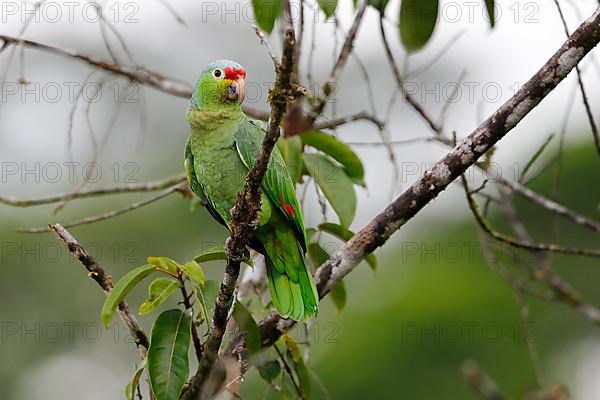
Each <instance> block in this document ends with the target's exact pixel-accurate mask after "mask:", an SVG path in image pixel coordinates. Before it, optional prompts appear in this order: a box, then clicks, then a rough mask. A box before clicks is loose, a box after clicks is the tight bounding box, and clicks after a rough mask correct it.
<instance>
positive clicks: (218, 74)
mask: <svg viewBox="0 0 600 400" xmlns="http://www.w3.org/2000/svg"><path fill="white" fill-rule="evenodd" d="M224 75H225V74H223V71H221V70H220V69H218V68H217V69H215V70H214V71H213V76H214V77H215V79H223V77H224Z"/></svg>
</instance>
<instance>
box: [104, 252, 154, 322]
mask: <svg viewBox="0 0 600 400" xmlns="http://www.w3.org/2000/svg"><path fill="white" fill-rule="evenodd" d="M154 271H156V267H155V266H154V265H150V264H148V265H142V266H141V267H137V268H136V269H134V270H132V271H129V272H128V273H126V274H125V275H124V276H123V277H122V278H121V279H119V281H118V282H117V284H116V285H115V287H113V288H112V290H111V291H110V292H108V296H106V300H105V301H104V305H103V306H102V312H101V317H102V322H103V323H104V326H105V327H107V328H108V324H110V321H111V320H112V317H113V315H114V314H115V311H116V309H117V307H118V306H119V303H121V301H122V300H123V298H124V297H125V296H127V293H129V292H130V291H131V289H133V288H134V287H135V285H137V284H138V283H139V282H140V281H141V280H142V279H144V278H145V277H147V276H148V275H150V274H151V273H153V272H154Z"/></svg>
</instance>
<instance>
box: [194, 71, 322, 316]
mask: <svg viewBox="0 0 600 400" xmlns="http://www.w3.org/2000/svg"><path fill="white" fill-rule="evenodd" d="M245 77H246V70H245V69H244V68H243V67H242V66H241V65H240V64H238V63H236V62H233V61H229V60H221V61H216V62H213V63H211V64H209V65H208V66H207V67H206V68H205V69H204V71H203V72H202V75H201V76H200V79H199V80H198V82H197V84H196V86H195V88H194V93H193V94H192V98H191V101H190V106H189V109H188V112H187V119H188V122H189V124H190V130H191V132H190V136H189V138H188V142H187V145H186V149H185V170H186V174H187V178H188V182H189V184H190V187H191V188H192V190H193V192H194V193H195V194H196V195H197V196H198V197H199V198H200V200H201V202H202V204H203V205H204V206H205V207H206V208H207V210H208V212H209V213H210V215H211V216H212V217H213V218H214V219H216V220H217V221H218V222H219V223H221V224H222V225H224V226H225V227H227V228H229V225H230V224H231V215H230V210H231V208H233V206H234V204H235V201H236V197H237V194H238V192H240V191H241V190H242V188H243V186H244V182H245V178H246V175H247V174H248V171H249V170H250V168H252V166H253V165H254V163H255V161H256V158H257V156H258V152H259V149H260V145H261V143H262V140H263V138H264V136H265V132H264V130H263V129H262V128H261V127H260V126H259V125H258V124H257V123H255V122H253V121H251V120H249V119H248V117H246V115H245V114H244V112H243V111H242V107H241V103H242V101H243V100H244V95H245ZM250 247H251V248H252V249H254V250H256V251H257V252H259V253H261V254H263V255H264V256H265V260H266V267H267V278H268V282H269V291H270V293H271V297H272V299H273V304H274V305H275V308H276V309H277V311H278V312H279V313H280V314H281V315H282V316H283V317H286V318H292V319H294V320H303V319H307V318H311V317H313V316H315V315H316V314H317V303H318V295H317V290H316V287H315V283H314V281H313V279H312V276H311V274H310V270H309V268H308V265H307V263H306V261H305V257H304V254H305V252H306V232H305V231H304V222H303V220H302V213H301V211H300V207H299V205H298V199H297V198H296V190H295V186H294V182H293V181H292V179H291V178H290V175H289V173H288V170H287V167H286V164H285V161H284V160H283V157H282V156H281V153H280V152H279V150H278V149H277V147H275V148H274V149H273V153H272V154H271V159H270V161H269V165H268V168H267V171H266V174H265V177H264V179H263V182H262V205H261V212H260V220H259V224H258V227H257V229H256V232H255V235H254V239H253V240H252V243H251V244H250Z"/></svg>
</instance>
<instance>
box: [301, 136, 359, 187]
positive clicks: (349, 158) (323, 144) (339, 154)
mask: <svg viewBox="0 0 600 400" xmlns="http://www.w3.org/2000/svg"><path fill="white" fill-rule="evenodd" d="M300 138H301V139H302V143H304V144H305V145H308V146H311V147H314V148H315V149H317V150H320V151H322V152H323V153H325V154H328V155H329V156H331V157H332V158H333V159H335V160H336V161H337V162H339V163H340V164H342V166H343V167H344V170H345V171H346V175H348V177H349V178H350V179H351V180H352V181H353V182H354V183H356V184H359V185H362V186H364V185H365V183H364V179H365V170H364V168H363V165H362V162H361V161H360V159H359V158H358V156H357V155H356V153H355V152H354V151H353V150H352V149H351V148H350V147H349V146H348V145H347V144H345V143H344V142H341V141H339V140H338V139H337V138H336V137H335V136H332V135H330V134H328V133H325V132H321V131H308V132H304V133H303V134H301V135H300Z"/></svg>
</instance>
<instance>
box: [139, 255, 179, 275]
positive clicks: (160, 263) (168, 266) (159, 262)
mask: <svg viewBox="0 0 600 400" xmlns="http://www.w3.org/2000/svg"><path fill="white" fill-rule="evenodd" d="M146 261H147V262H148V264H151V265H154V266H155V267H156V268H160V269H164V270H167V271H170V272H174V273H177V268H179V263H177V262H176V261H174V260H172V259H170V258H169V257H148V258H147V259H146Z"/></svg>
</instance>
